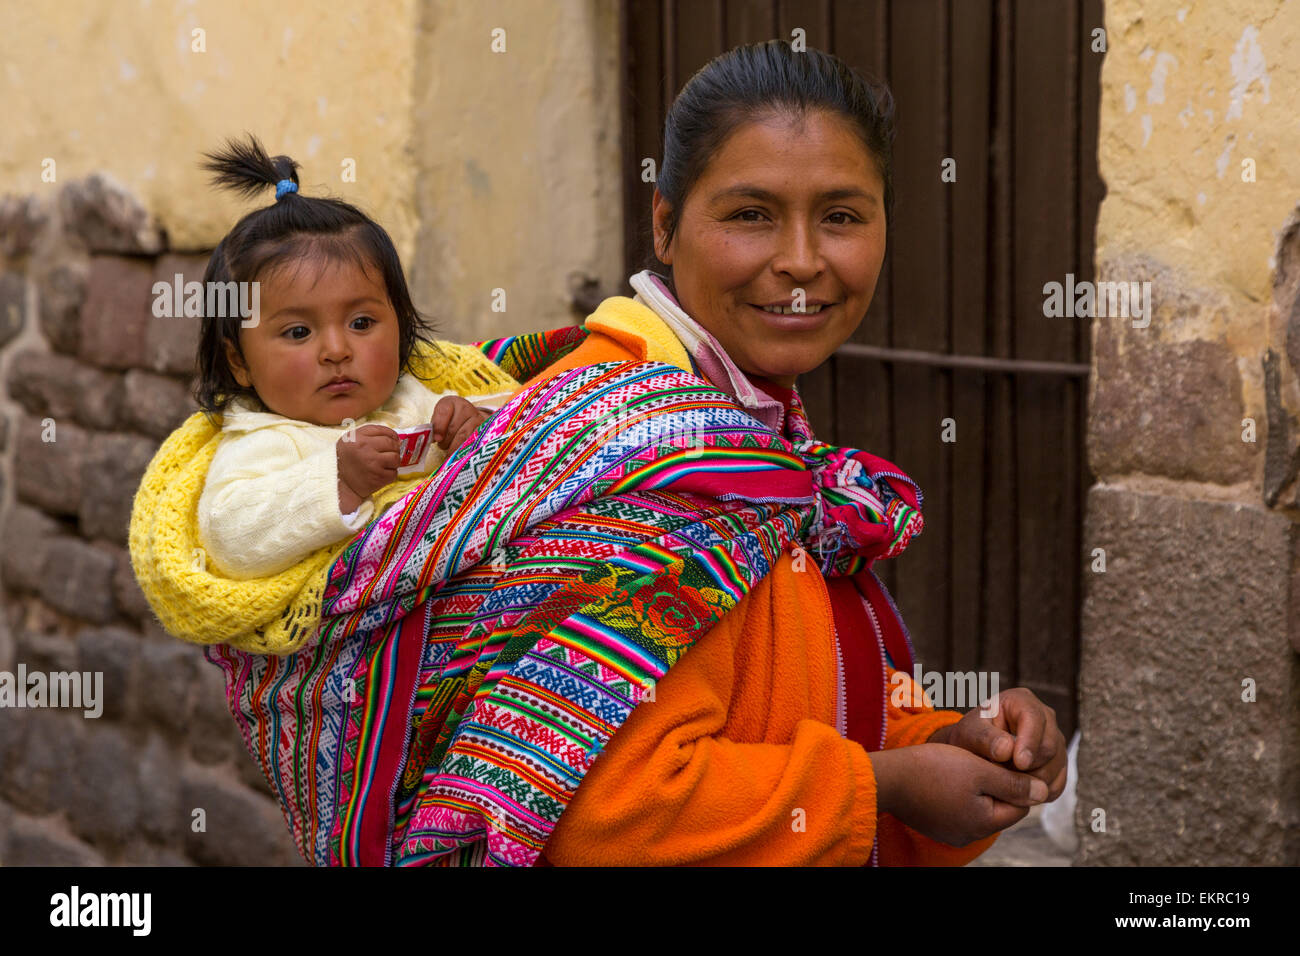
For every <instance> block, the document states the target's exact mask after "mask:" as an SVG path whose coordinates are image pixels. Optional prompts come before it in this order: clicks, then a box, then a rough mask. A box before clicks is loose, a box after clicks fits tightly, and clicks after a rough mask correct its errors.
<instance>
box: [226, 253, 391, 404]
mask: <svg viewBox="0 0 1300 956" xmlns="http://www.w3.org/2000/svg"><path fill="white" fill-rule="evenodd" d="M260 292H261V313H262V318H261V319H260V320H259V322H258V324H257V325H254V326H252V327H251V328H240V330H239V336H240V340H239V341H240V346H241V347H242V348H243V351H244V357H245V359H246V360H247V361H241V360H240V357H239V353H238V352H236V351H235V349H234V348H233V346H231V344H230V343H229V342H227V343H225V347H226V357H227V359H228V360H229V362H230V366H231V371H232V372H233V373H234V376H235V379H236V380H237V381H238V382H239V384H241V385H243V386H245V387H252V388H253V389H254V390H255V391H256V392H257V396H258V398H260V399H261V400H262V404H264V405H265V406H266V407H267V408H268V409H270V410H271V411H272V412H275V413H276V414H277V415H283V416H285V417H287V418H295V419H297V420H299V421H304V422H312V423H314V424H317V425H340V424H343V422H344V420H345V419H349V418H350V419H352V420H353V421H356V420H357V419H359V418H362V417H363V416H365V415H368V414H370V413H371V412H372V411H374V410H375V409H376V408H379V407H380V406H381V405H383V404H384V403H385V402H386V401H388V399H389V398H390V397H391V396H392V394H393V388H394V387H395V386H396V384H397V378H398V375H399V373H400V369H399V366H400V364H401V355H400V352H401V328H400V325H399V323H398V318H397V313H396V312H395V311H394V310H393V306H392V304H391V303H390V301H389V299H388V290H387V288H386V287H385V286H384V283H383V281H382V278H380V276H379V270H378V269H377V268H375V267H373V266H372V267H371V269H370V270H369V271H368V272H367V271H364V270H362V269H360V268H359V267H358V266H356V265H355V264H354V263H352V262H346V261H343V262H336V261H322V260H307V261H304V260H297V261H294V262H290V263H288V264H286V265H285V266H283V267H281V268H279V269H276V270H274V271H273V272H272V273H271V274H270V275H268V276H266V277H265V278H264V279H263V280H262V283H261V290H260ZM340 377H342V378H345V379H348V380H349V381H350V382H351V384H350V385H346V384H345V385H339V386H333V385H331V384H330V383H331V381H332V380H333V379H336V378H340Z"/></svg>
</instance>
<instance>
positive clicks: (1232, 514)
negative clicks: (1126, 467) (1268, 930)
mask: <svg viewBox="0 0 1300 956" xmlns="http://www.w3.org/2000/svg"><path fill="white" fill-rule="evenodd" d="M1292 533H1293V529H1292V527H1291V523H1290V522H1289V521H1288V520H1287V519H1286V518H1285V517H1284V516H1283V515H1280V514H1276V513H1272V512H1268V511H1264V510H1262V509H1259V508H1253V507H1247V506H1243V505H1238V504H1230V503H1223V502H1212V501H1199V500H1190V499H1179V498H1171V497H1164V496H1160V495H1153V494H1145V493H1136V492H1131V491H1126V490H1121V489H1116V488H1107V487H1104V486H1099V487H1094V488H1093V489H1092V490H1091V492H1090V493H1089V495H1088V504H1087V518H1086V522H1085V530H1084V541H1085V546H1084V553H1085V555H1087V556H1088V557H1087V560H1086V561H1081V564H1082V565H1083V568H1084V571H1083V573H1084V576H1085V582H1084V584H1085V591H1086V597H1085V600H1084V605H1083V615H1082V628H1083V631H1082V635H1083V636H1082V649H1081V662H1080V681H1079V701H1080V710H1079V721H1080V730H1081V732H1082V740H1081V743H1080V748H1079V787H1078V810H1077V820H1078V823H1079V833H1080V835H1081V842H1080V849H1079V855H1078V856H1077V857H1076V862H1079V863H1083V864H1088V865H1141V866H1230V865H1272V866H1276V865H1284V864H1289V865H1295V864H1296V863H1300V858H1297V853H1296V841H1295V839H1294V836H1293V834H1294V833H1296V832H1297V827H1300V806H1297V803H1298V800H1300V797H1298V794H1300V790H1298V788H1297V786H1296V775H1297V768H1300V710H1298V709H1297V707H1296V701H1297V699H1300V657H1297V656H1296V654H1295V653H1294V652H1293V651H1292V650H1291V648H1290V646H1289V644H1288V642H1287V639H1286V627H1287V621H1286V616H1287V593H1288V580H1289V578H1290V576H1291V555H1292V548H1293V541H1292ZM1094 548H1102V549H1103V550H1104V552H1105V556H1106V565H1105V567H1106V570H1105V571H1104V572H1101V573H1097V572H1092V571H1091V566H1092V560H1093V559H1092V557H1091V554H1092V550H1093V549H1094ZM1252 694H1253V696H1254V699H1253V700H1249V699H1247V698H1249V697H1250V696H1251V695H1252ZM1096 810H1102V811H1104V813H1105V823H1106V830H1105V832H1098V831H1096V830H1094V829H1093V825H1092V822H1093V820H1094V818H1095V817H1094V811H1096Z"/></svg>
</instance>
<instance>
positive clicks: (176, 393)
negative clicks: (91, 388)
mask: <svg viewBox="0 0 1300 956" xmlns="http://www.w3.org/2000/svg"><path fill="white" fill-rule="evenodd" d="M198 410H199V406H198V403H197V402H196V401H194V398H193V397H192V396H191V395H190V393H189V390H188V389H186V387H185V386H184V385H182V384H181V383H180V382H178V381H176V379H174V378H168V377H166V376H164V375H155V374H153V373H152V372H142V371H139V370H137V369H132V370H131V371H129V372H127V373H126V392H125V397H124V401H123V403H122V417H121V424H122V427H124V428H130V429H133V430H135V431H139V432H144V434H146V435H149V436H151V437H153V438H157V439H158V440H159V441H161V440H162V439H165V438H166V437H167V436H168V435H170V434H171V433H172V432H173V431H174V430H175V429H176V428H177V427H178V426H179V425H180V424H181V423H182V422H184V421H185V419H187V418H189V417H190V415H191V414H193V413H194V412H197V411H198Z"/></svg>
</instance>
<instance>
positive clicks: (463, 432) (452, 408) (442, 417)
mask: <svg viewBox="0 0 1300 956" xmlns="http://www.w3.org/2000/svg"><path fill="white" fill-rule="evenodd" d="M491 417H492V413H491V412H485V411H483V410H482V409H481V408H475V407H474V406H473V405H471V404H470V403H469V401H468V400H467V399H464V398H461V397H460V396H459V395H448V396H446V397H445V398H442V399H439V401H438V404H437V405H435V406H434V407H433V419H432V421H431V423H430V424H432V425H433V440H434V441H436V442H437V443H438V447H439V448H441V449H442V450H443V451H445V452H448V453H450V452H453V451H455V450H456V449H457V448H459V447H460V446H461V445H463V444H465V441H466V439H468V438H469V436H470V435H472V434H474V431H475V429H477V428H478V427H479V425H482V424H483V422H484V421H485V420H486V419H488V418H491Z"/></svg>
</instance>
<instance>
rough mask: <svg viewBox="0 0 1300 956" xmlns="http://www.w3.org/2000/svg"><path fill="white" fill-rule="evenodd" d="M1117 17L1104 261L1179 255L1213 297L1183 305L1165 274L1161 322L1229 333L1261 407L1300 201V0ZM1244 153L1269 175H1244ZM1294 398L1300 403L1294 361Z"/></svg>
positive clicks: (1178, 332) (1164, 331)
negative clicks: (1277, 276) (1277, 260)
mask: <svg viewBox="0 0 1300 956" xmlns="http://www.w3.org/2000/svg"><path fill="white" fill-rule="evenodd" d="M1106 29H1107V43H1108V51H1107V54H1106V58H1105V61H1104V65H1103V69H1102V102H1101V127H1100V144H1099V162H1100V168H1101V175H1102V178H1103V179H1104V180H1105V181H1106V185H1107V196H1106V199H1105V200H1104V202H1103V203H1102V206H1101V213H1100V217H1099V220H1098V225H1097V261H1098V263H1099V265H1104V264H1105V263H1106V262H1108V261H1117V260H1122V259H1123V258H1124V257H1125V256H1127V255H1131V254H1135V253H1139V254H1146V255H1149V256H1151V257H1153V258H1155V259H1157V260H1159V261H1160V262H1161V263H1163V264H1164V265H1165V266H1167V267H1169V268H1170V269H1171V270H1172V272H1171V280H1172V281H1174V282H1176V283H1178V284H1179V285H1180V286H1181V287H1182V288H1181V290H1180V291H1181V293H1182V294H1183V295H1182V299H1183V301H1186V300H1187V299H1188V298H1191V299H1193V300H1195V299H1197V298H1200V299H1202V303H1201V304H1202V306H1203V307H1202V308H1200V310H1199V311H1196V312H1189V311H1187V310H1183V311H1182V313H1181V314H1176V312H1171V310H1170V309H1169V308H1168V306H1169V304H1170V299H1171V297H1172V296H1171V295H1170V293H1171V292H1172V291H1173V290H1171V289H1168V288H1166V289H1165V290H1163V292H1164V293H1165V294H1164V296H1163V298H1164V300H1165V305H1166V314H1165V316H1164V317H1163V320H1162V316H1161V305H1162V303H1161V301H1160V299H1161V298H1162V290H1161V288H1160V287H1159V285H1158V284H1156V285H1154V287H1153V291H1152V296H1153V306H1154V308H1155V311H1156V320H1155V321H1154V322H1153V323H1152V326H1151V329H1150V331H1151V333H1152V334H1154V335H1157V336H1160V337H1161V339H1162V340H1165V341H1182V340H1187V339H1197V338H1204V339H1213V340H1216V341H1226V342H1227V343H1228V344H1229V346H1230V347H1231V348H1232V349H1233V351H1234V352H1235V353H1236V354H1237V355H1238V357H1239V367H1240V370H1241V373H1242V378H1243V384H1244V388H1245V396H1244V397H1245V400H1246V404H1247V411H1248V413H1249V414H1255V415H1257V416H1258V417H1259V418H1260V420H1261V421H1262V420H1263V417H1264V414H1263V412H1264V409H1263V398H1262V384H1261V383H1262V375H1261V372H1260V360H1259V357H1260V354H1261V353H1262V352H1263V350H1264V348H1265V347H1266V346H1268V345H1271V346H1272V348H1273V349H1274V350H1275V351H1279V352H1281V351H1282V337H1281V332H1280V329H1279V327H1278V323H1277V321H1276V317H1272V316H1270V307H1271V296H1272V277H1273V257H1274V253H1275V250H1276V247H1277V240H1278V237H1279V235H1280V233H1281V230H1282V227H1283V225H1284V223H1285V222H1286V220H1287V218H1288V217H1289V216H1290V215H1291V214H1292V212H1293V211H1294V210H1295V209H1296V207H1297V202H1300V161H1297V158H1296V157H1297V156H1298V155H1300V124H1298V123H1297V121H1296V117H1297V116H1300V58H1298V57H1297V56H1296V51H1297V50H1300V3H1297V2H1294V0H1241V2H1236V0H1234V2H1232V3H1220V2H1216V0H1108V2H1107V3H1106ZM1245 159H1253V160H1254V162H1255V176H1256V179H1257V181H1256V182H1253V183H1250V182H1243V181H1242V173H1243V166H1242V161H1243V160H1245ZM1113 278H1123V276H1122V275H1116V276H1113ZM1284 398H1286V399H1287V400H1288V403H1289V404H1291V405H1292V406H1293V407H1297V408H1300V400H1298V399H1300V392H1297V390H1296V385H1295V382H1294V377H1293V376H1291V375H1288V376H1287V378H1286V379H1285V382H1284Z"/></svg>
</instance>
